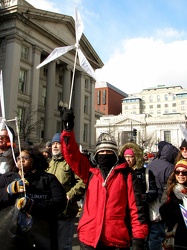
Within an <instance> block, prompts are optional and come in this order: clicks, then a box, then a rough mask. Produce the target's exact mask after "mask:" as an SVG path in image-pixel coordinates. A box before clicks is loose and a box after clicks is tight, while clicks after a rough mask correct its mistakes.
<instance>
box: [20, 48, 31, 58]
mask: <svg viewBox="0 0 187 250" xmlns="http://www.w3.org/2000/svg"><path fill="white" fill-rule="evenodd" d="M28 57H29V48H28V47H26V46H24V45H22V46H21V58H22V59H26V60H28Z"/></svg>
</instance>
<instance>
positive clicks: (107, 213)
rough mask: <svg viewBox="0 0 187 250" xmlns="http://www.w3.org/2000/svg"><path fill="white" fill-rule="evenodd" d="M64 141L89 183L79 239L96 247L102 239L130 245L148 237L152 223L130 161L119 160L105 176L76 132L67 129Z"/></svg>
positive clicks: (65, 150)
mask: <svg viewBox="0 0 187 250" xmlns="http://www.w3.org/2000/svg"><path fill="white" fill-rule="evenodd" d="M67 142H68V143H67ZM61 143H62V150H63V155H64V158H65V159H66V161H67V162H68V164H69V165H70V166H71V168H72V169H73V171H75V173H76V174H77V175H78V176H80V178H81V179H83V181H84V182H85V183H86V184H87V185H88V187H87V190H86V194H85V199H84V205H83V209H82V214H81V217H80V221H79V225H78V237H79V240H80V241H81V242H83V243H84V244H86V245H89V246H92V247H94V248H95V247H96V246H97V244H98V243H99V242H102V243H103V244H104V245H106V246H116V247H119V248H120V247H121V248H122V247H123V248H126V247H130V244H131V239H132V238H133V239H134V238H140V239H145V238H146V237H147V234H148V226H147V224H146V223H145V214H144V209H143V205H142V199H141V191H140V185H139V182H138V180H137V178H136V174H135V173H134V171H133V170H132V169H130V168H129V167H128V165H127V164H126V163H122V164H118V165H116V166H115V167H114V168H113V169H112V170H111V172H110V173H109V175H108V176H107V177H106V179H104V178H103V175H102V172H101V169H100V168H99V167H98V166H96V167H92V166H91V164H90V162H89V161H88V159H87V157H85V156H84V155H83V154H81V153H80V151H79V148H78V145H77V143H76V141H75V137H74V133H73V132H67V131H63V132H62V134H61ZM72 156H73V157H72ZM131 233H132V237H131Z"/></svg>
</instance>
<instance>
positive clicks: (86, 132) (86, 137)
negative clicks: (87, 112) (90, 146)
mask: <svg viewBox="0 0 187 250" xmlns="http://www.w3.org/2000/svg"><path fill="white" fill-rule="evenodd" d="M83 142H86V143H87V142H88V124H84V131H83Z"/></svg>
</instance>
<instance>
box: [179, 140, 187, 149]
mask: <svg viewBox="0 0 187 250" xmlns="http://www.w3.org/2000/svg"><path fill="white" fill-rule="evenodd" d="M180 148H187V141H186V140H185V139H184V140H183V141H182V143H181V145H180Z"/></svg>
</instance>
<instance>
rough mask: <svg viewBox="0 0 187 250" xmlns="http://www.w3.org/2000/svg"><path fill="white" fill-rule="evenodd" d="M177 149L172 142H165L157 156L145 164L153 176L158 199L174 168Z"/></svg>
mask: <svg viewBox="0 0 187 250" xmlns="http://www.w3.org/2000/svg"><path fill="white" fill-rule="evenodd" d="M178 151H179V150H178V149H177V148H176V147H175V146H173V145H172V144H166V145H165V146H164V147H163V148H162V150H161V152H160V155H159V158H155V159H154V160H152V161H151V162H150V163H149V164H148V166H147V167H148V169H150V170H151V171H152V172H153V174H154V176H155V181H156V185H157V188H158V197H159V199H161V196H162V193H163V190H164V187H165V185H166V183H167V180H168V178H169V176H170V174H171V173H172V172H173V170H174V161H175V158H176V156H177V154H178Z"/></svg>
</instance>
